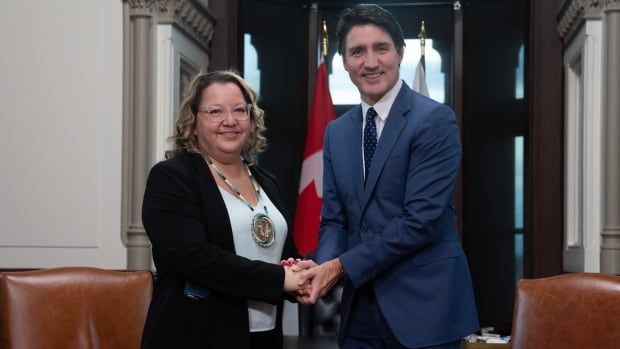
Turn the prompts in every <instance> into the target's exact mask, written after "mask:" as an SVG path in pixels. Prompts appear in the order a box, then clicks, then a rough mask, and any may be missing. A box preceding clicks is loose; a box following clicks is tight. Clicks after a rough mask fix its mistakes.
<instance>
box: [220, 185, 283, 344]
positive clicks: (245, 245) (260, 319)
mask: <svg viewBox="0 0 620 349" xmlns="http://www.w3.org/2000/svg"><path fill="white" fill-rule="evenodd" d="M218 188H219V190H220V193H222V197H223V198H224V203H225V204H226V210H227V211H228V216H229V217H230V225H231V227H232V232H233V240H234V243H235V252H236V253H237V255H239V256H242V257H245V258H248V259H251V260H261V261H264V262H268V263H273V264H280V259H281V257H282V250H283V249H284V242H285V241H286V235H287V234H288V227H287V225H286V220H285V219H284V216H283V215H282V213H281V212H280V210H278V209H277V208H276V206H275V205H274V204H273V202H271V200H270V199H269V197H268V196H267V193H265V191H264V190H262V189H261V193H260V200H259V201H258V203H257V204H256V206H254V211H250V208H249V207H248V206H246V204H245V203H243V202H242V201H241V200H239V199H238V198H237V197H236V196H234V195H233V194H231V193H229V192H227V191H226V190H225V189H223V188H221V187H219V186H218ZM265 208H266V212H265ZM255 213H263V214H264V213H267V215H268V216H269V218H271V220H272V221H273V223H274V225H275V231H276V239H275V242H274V243H273V244H272V245H271V246H269V247H261V246H259V245H258V244H257V243H256V242H255V241H254V238H253V237H252V232H251V226H252V219H253V218H254V214H255ZM248 315H249V318H250V332H260V331H269V330H273V329H274V328H275V327H276V316H277V307H276V306H275V305H271V304H269V303H265V302H259V301H254V300H248Z"/></svg>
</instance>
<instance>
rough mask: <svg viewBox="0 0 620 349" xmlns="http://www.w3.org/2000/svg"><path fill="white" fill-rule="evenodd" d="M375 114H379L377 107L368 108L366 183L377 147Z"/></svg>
mask: <svg viewBox="0 0 620 349" xmlns="http://www.w3.org/2000/svg"><path fill="white" fill-rule="evenodd" d="M375 116H377V112H376V111H375V109H374V108H370V109H368V111H367V112H366V126H364V164H365V167H366V172H365V176H364V183H366V178H368V169H369V168H370V162H371V161H372V156H373V155H374V154H375V149H376V148H377V125H375Z"/></svg>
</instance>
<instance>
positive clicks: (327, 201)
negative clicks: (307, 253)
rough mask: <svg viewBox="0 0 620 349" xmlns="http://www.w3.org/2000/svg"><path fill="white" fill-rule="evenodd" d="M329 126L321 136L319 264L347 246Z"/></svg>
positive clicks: (345, 215)
mask: <svg viewBox="0 0 620 349" xmlns="http://www.w3.org/2000/svg"><path fill="white" fill-rule="evenodd" d="M330 126H331V125H328V126H327V128H326V129H325V135H324V138H323V142H324V144H323V206H322V209H321V224H320V229H319V232H320V236H319V246H320V248H319V249H318V250H317V254H316V257H315V260H316V262H317V263H319V264H320V263H324V262H326V261H328V260H330V259H333V258H336V257H338V256H339V255H340V254H341V253H342V252H344V251H345V249H346V247H347V226H348V222H347V212H346V210H345V208H344V206H343V204H342V200H341V197H340V195H339V193H338V188H337V187H336V183H335V179H334V171H333V166H332V157H331V153H330V149H331V148H330V142H329V129H330Z"/></svg>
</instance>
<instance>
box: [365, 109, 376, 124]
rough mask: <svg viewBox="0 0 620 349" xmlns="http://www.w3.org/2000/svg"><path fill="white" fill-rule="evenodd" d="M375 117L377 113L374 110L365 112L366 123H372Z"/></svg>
mask: <svg viewBox="0 0 620 349" xmlns="http://www.w3.org/2000/svg"><path fill="white" fill-rule="evenodd" d="M375 116H377V111H376V110H375V108H368V111H367V112H366V122H374V121H375Z"/></svg>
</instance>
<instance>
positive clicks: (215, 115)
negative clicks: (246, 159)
mask: <svg viewBox="0 0 620 349" xmlns="http://www.w3.org/2000/svg"><path fill="white" fill-rule="evenodd" d="M244 111H245V114H244ZM250 123H251V121H250V117H249V110H248V109H247V102H246V101H245V99H244V98H243V94H242V93H241V89H239V87H238V86H237V85H235V84H234V83H231V82H224V83H219V82H216V83H213V84H211V85H209V87H207V88H205V89H204V90H203V91H202V99H201V101H200V104H199V106H198V113H197V115H196V128H195V130H194V134H195V135H196V138H197V139H198V147H199V148H200V150H201V151H203V152H206V153H207V155H209V156H210V157H212V158H215V159H217V160H218V161H225V160H228V159H230V160H234V159H235V158H238V157H239V156H241V151H242V150H243V147H244V146H245V145H246V144H247V141H248V138H249V136H250Z"/></svg>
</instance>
